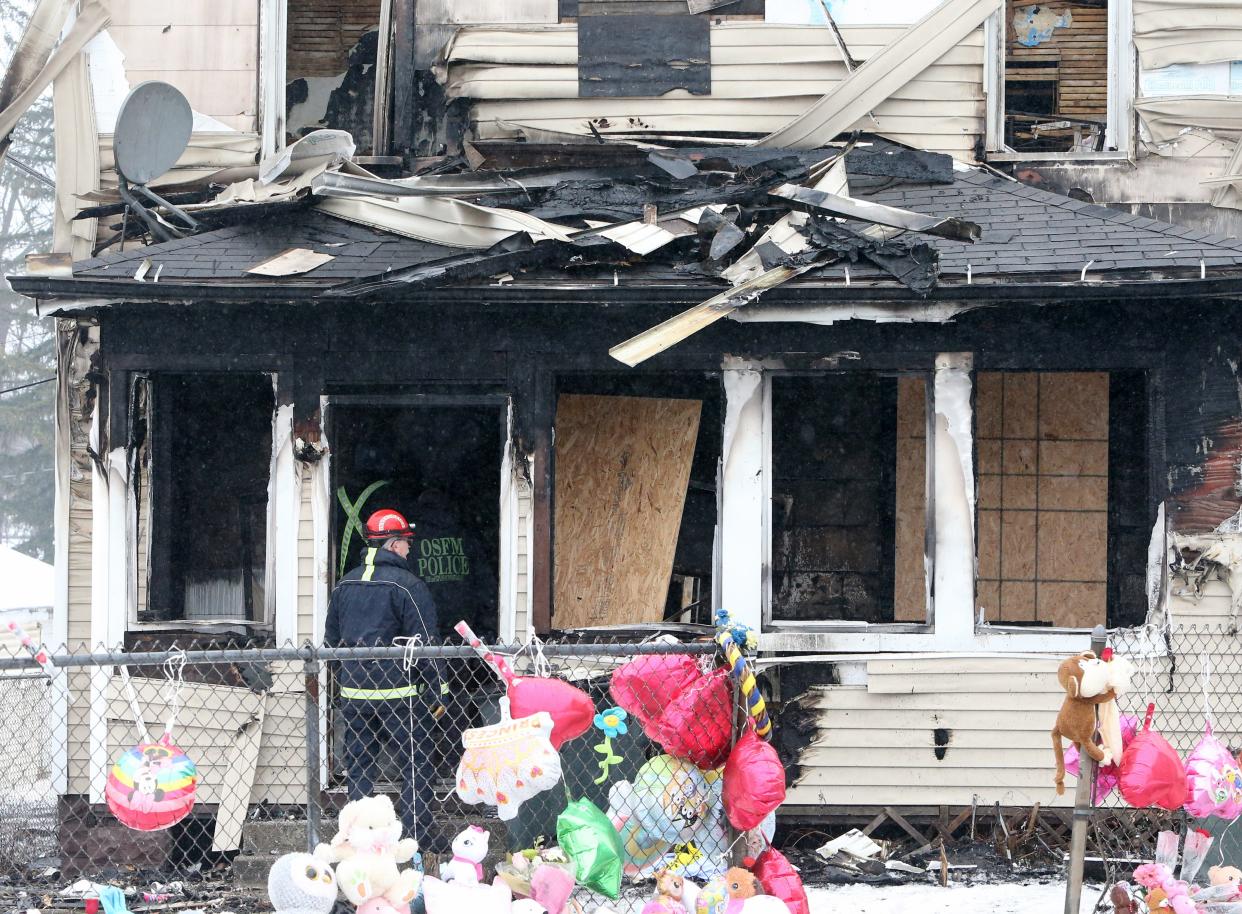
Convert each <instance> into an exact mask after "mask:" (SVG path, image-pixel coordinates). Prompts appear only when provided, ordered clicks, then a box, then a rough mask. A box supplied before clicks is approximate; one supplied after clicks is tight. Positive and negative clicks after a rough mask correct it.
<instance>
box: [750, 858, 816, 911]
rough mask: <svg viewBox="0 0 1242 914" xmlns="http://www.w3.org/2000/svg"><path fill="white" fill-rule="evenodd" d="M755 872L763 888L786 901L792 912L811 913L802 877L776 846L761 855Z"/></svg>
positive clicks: (786, 905) (756, 862)
mask: <svg viewBox="0 0 1242 914" xmlns="http://www.w3.org/2000/svg"><path fill="white" fill-rule="evenodd" d="M753 872H754V874H755V878H756V879H758V880H759V884H760V885H762V886H763V890H764V891H765V892H767V893H768V894H769V895H772V896H774V897H776V898H779V899H780V900H781V901H783V902H785V907H787V908H789V911H790V914H811V903H810V902H809V901H808V900H807V897H806V889H805V888H803V886H802V877H800V876H799V875H798V871H797V870H795V869H794V868H793V865H792V864H791V863H790V862H789V861H788V860H786V859H785V855H784V854H782V853H781V852H780V851H778V850H777V849H776V848H774V847H769V848H768V849H767V850H765V851H764V852H763V853H762V854H760V855H759V859H758V860H757V861H755V868H754V870H753Z"/></svg>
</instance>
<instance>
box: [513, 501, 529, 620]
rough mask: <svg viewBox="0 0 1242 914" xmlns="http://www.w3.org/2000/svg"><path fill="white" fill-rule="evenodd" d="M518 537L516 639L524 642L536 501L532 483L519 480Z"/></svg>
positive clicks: (515, 595) (527, 617) (527, 615)
mask: <svg viewBox="0 0 1242 914" xmlns="http://www.w3.org/2000/svg"><path fill="white" fill-rule="evenodd" d="M517 485H518V518H517V527H518V536H517V555H516V557H515V559H514V560H515V561H516V562H517V587H516V588H515V589H514V594H513V602H514V608H513V611H514V616H515V621H514V626H513V634H514V638H515V639H516V640H517V641H519V642H524V641H525V640H526V638H527V636H528V635H529V634H530V632H531V624H530V599H531V594H530V568H531V558H532V556H531V552H530V529H531V518H532V515H533V510H534V499H533V498H532V497H531V486H530V483H529V482H527V481H525V480H522V479H519V480H518V483H517Z"/></svg>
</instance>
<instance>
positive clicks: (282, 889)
mask: <svg viewBox="0 0 1242 914" xmlns="http://www.w3.org/2000/svg"><path fill="white" fill-rule="evenodd" d="M267 896H268V898H270V899H271V901H272V907H274V908H275V909H276V911H277V912H278V914H330V912H331V910H332V906H333V905H334V904H336V875H335V874H334V873H333V872H332V867H331V866H329V865H328V864H326V863H324V862H323V861H322V860H317V859H315V858H314V857H312V856H311V855H310V854H285V855H284V856H283V857H281V858H280V859H278V860H277V861H276V862H275V863H273V864H272V869H271V871H270V872H269V873H268V874H267Z"/></svg>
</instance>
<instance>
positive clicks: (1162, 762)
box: [1121, 705, 1186, 810]
mask: <svg viewBox="0 0 1242 914" xmlns="http://www.w3.org/2000/svg"><path fill="white" fill-rule="evenodd" d="M1154 710H1155V706H1154V705H1148V706H1147V719H1146V720H1145V721H1144V722H1143V730H1142V732H1141V733H1139V735H1138V736H1136V737H1134V742H1132V743H1130V745H1129V746H1127V747H1126V750H1125V752H1124V753H1123V754H1122V756H1121V795H1122V796H1123V797H1125V801H1126V802H1127V803H1129V804H1130V805H1131V806H1135V807H1138V808H1142V807H1145V806H1160V807H1162V808H1164V809H1171V810H1176V809H1180V808H1181V807H1182V804H1184V803H1185V802H1186V768H1185V766H1184V765H1183V764H1182V760H1181V757H1180V756H1179V755H1178V754H1177V750H1176V749H1174V748H1173V747H1172V746H1170V745H1169V741H1168V740H1166V739H1165V738H1164V737H1163V736H1161V735H1160V734H1159V733H1157V732H1155V731H1154V730H1152V729H1151V717H1152V712H1153V711H1154Z"/></svg>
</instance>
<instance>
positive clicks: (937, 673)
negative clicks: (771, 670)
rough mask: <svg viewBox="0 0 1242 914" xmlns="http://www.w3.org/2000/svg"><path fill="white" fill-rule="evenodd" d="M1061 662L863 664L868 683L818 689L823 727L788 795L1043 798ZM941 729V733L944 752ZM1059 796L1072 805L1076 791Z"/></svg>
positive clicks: (854, 800) (992, 659)
mask: <svg viewBox="0 0 1242 914" xmlns="http://www.w3.org/2000/svg"><path fill="white" fill-rule="evenodd" d="M1060 660H1061V658H1060V657H1059V656H1048V657H1041V656H1035V657H1031V656H1024V657H1003V656H988V657H960V656H931V655H928V656H920V657H890V658H884V659H875V660H870V661H868V662H867V684H866V685H865V686H826V687H819V688H816V689H814V690H813V692H812V693H811V695H810V696H809V701H810V705H811V707H812V708H814V710H815V711H816V712H817V713H818V723H819V727H820V730H821V733H822V735H821V736H820V737H819V738H818V739H817V740H816V741H815V742H814V743H813V744H812V745H811V746H810V747H809V748H808V749H807V750H806V751H805V752H804V753H803V755H802V757H801V759H800V766H801V775H800V777H799V778H798V780H797V782H796V783H795V784H794V786H793V787H792V788H791V789H790V791H789V796H788V800H787V803H788V804H789V805H791V806H821V805H837V806H858V805H860V804H861V805H866V806H885V805H891V806H945V805H948V806H968V805H970V804H971V803H972V802H974V801H976V799H977V802H978V803H979V805H980V806H984V805H991V804H993V803H997V802H999V803H1000V804H1001V805H1002V806H1024V805H1030V804H1033V803H1036V802H1040V803H1043V804H1044V805H1048V804H1049V802H1050V796H1051V794H1052V786H1053V785H1052V775H1053V769H1052V747H1051V740H1050V737H1049V733H1050V731H1051V729H1052V725H1053V721H1054V720H1055V718H1056V714H1057V711H1058V709H1059V708H1060V706H1061V700H1062V696H1063V693H1062V692H1061V690H1060V688H1059V687H1058V685H1057V680H1056V668H1057V664H1058V663H1059V662H1060ZM938 729H940V730H947V731H948V737H949V742H948V746H947V747H946V749H945V751H944V753H943V754H944V758H943V759H938V758H937V757H936V745H935V734H936V731H937V730H938ZM860 758H865V759H866V762H865V763H864V764H860V763H859V759H860ZM1055 805H1057V806H1071V805H1073V792H1072V791H1067V793H1066V795H1065V796H1063V797H1059V798H1057V799H1056V801H1055Z"/></svg>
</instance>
